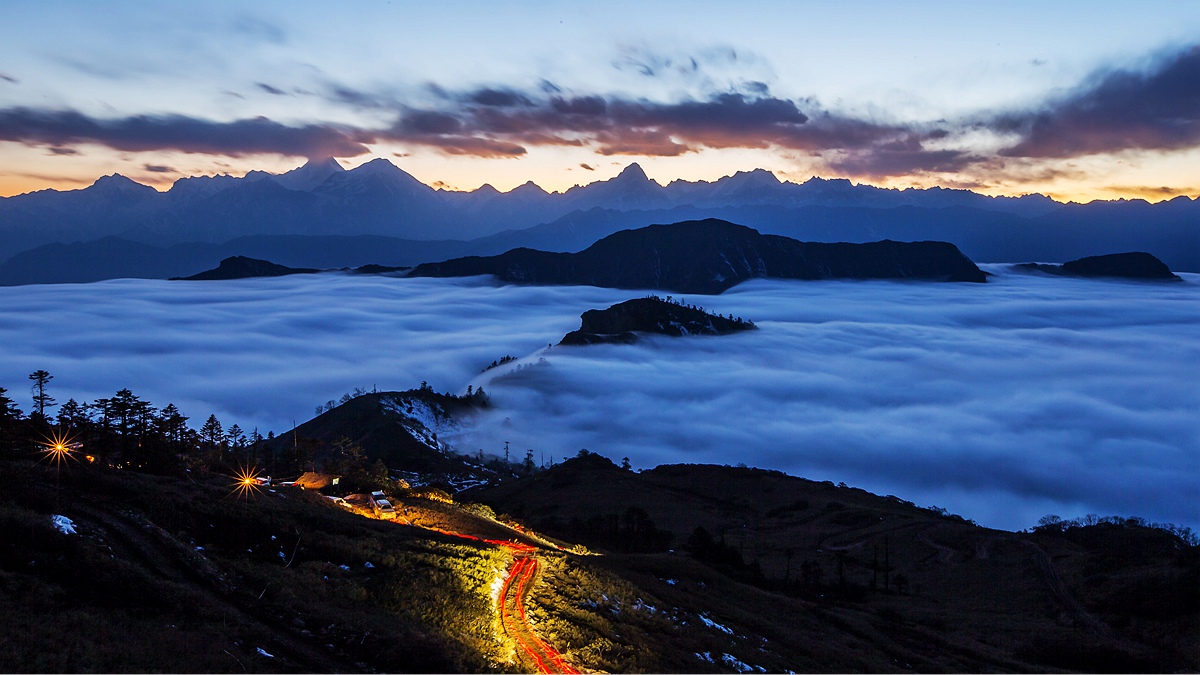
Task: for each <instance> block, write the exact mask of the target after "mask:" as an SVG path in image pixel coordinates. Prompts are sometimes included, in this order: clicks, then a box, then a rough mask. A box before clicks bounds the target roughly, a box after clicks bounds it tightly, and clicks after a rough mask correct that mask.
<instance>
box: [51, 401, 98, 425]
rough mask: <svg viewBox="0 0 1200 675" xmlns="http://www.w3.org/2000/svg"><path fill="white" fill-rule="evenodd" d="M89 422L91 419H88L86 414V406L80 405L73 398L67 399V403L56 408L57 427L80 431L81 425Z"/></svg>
mask: <svg viewBox="0 0 1200 675" xmlns="http://www.w3.org/2000/svg"><path fill="white" fill-rule="evenodd" d="M90 421H91V419H89V418H88V414H87V406H84V405H80V404H79V403H78V402H77V401H76V400H75V399H73V398H69V399H67V402H66V403H64V404H62V405H61V406H59V408H58V425H59V426H60V427H68V428H71V429H82V428H83V425H85V424H87V423H88V422H90Z"/></svg>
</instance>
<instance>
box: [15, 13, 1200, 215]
mask: <svg viewBox="0 0 1200 675" xmlns="http://www.w3.org/2000/svg"><path fill="white" fill-rule="evenodd" d="M6 15H7V16H6V20H5V22H4V24H3V26H0V38H2V39H0V194H2V195H13V194H19V193H23V192H29V191H34V190H39V189H44V188H55V189H60V190H61V189H74V188H79V187H84V186H87V185H89V184H91V183H92V182H93V181H94V180H95V179H96V178H97V177H99V176H101V175H106V174H110V173H114V172H117V173H121V174H123V175H126V176H129V177H131V178H133V179H135V180H137V181H139V182H142V183H145V184H149V185H153V186H155V187H157V188H158V189H160V190H163V189H167V188H168V187H169V186H170V185H171V183H172V182H173V181H174V180H176V179H178V178H181V177H185V176H190V175H213V174H220V173H230V174H233V175H242V174H244V173H246V172H247V171H250V170H255V169H258V170H265V171H270V172H276V173H278V172H283V171H286V170H289V169H292V168H294V167H296V166H298V165H300V164H302V163H303V161H304V158H306V157H321V156H327V155H332V156H334V157H337V158H338V159H339V160H340V162H341V163H342V165H343V166H345V167H347V168H351V167H354V166H358V165H360V164H362V163H364V162H366V161H369V160H371V159H374V158H379V157H384V158H388V159H389V160H391V161H393V162H394V163H396V164H397V165H398V166H401V167H402V168H404V169H405V170H406V171H408V172H409V173H411V174H413V175H414V176H416V177H417V178H418V179H420V180H421V181H422V182H425V183H427V184H430V185H434V186H436V187H446V188H449V189H475V188H477V187H479V186H480V185H482V184H484V183H489V184H491V185H493V186H494V187H496V188H498V189H500V190H509V189H512V188H513V187H516V186H518V185H520V184H522V183H524V182H526V181H528V180H533V181H534V182H536V183H537V184H539V185H541V186H542V187H544V188H546V189H548V190H564V189H566V188H569V187H571V186H572V185H575V184H586V183H590V182H593V181H595V180H601V179H605V178H610V177H612V176H614V175H616V174H617V173H618V172H619V171H620V170H621V168H622V167H624V166H626V165H628V164H629V163H631V162H635V161H636V162H638V163H639V164H641V165H642V166H643V167H644V168H645V170H646V172H647V174H648V175H649V176H650V177H651V178H653V179H655V180H657V181H658V182H659V183H661V184H666V183H669V182H670V181H672V180H677V179H683V180H714V179H716V178H719V177H721V176H725V175H730V174H732V173H734V172H736V171H739V170H750V169H754V168H765V169H768V170H770V171H772V172H774V173H775V174H776V175H777V176H778V177H779V178H781V179H783V180H791V181H795V182H803V181H804V180H806V179H807V178H809V177H810V176H813V175H818V176H822V177H827V178H832V177H845V178H850V179H851V180H854V181H856V182H865V183H869V184H873V185H879V186H885V187H908V186H920V187H929V186H934V185H941V186H945V187H961V188H969V189H972V190H975V191H978V192H981V193H984V194H1008V195H1017V194H1025V193H1030V192H1042V193H1045V194H1048V195H1051V196H1053V197H1055V198H1056V199H1060V200H1077V201H1088V200H1092V199H1115V198H1143V199H1147V200H1150V201H1161V200H1163V199H1170V198H1172V197H1175V196H1178V195H1188V196H1196V195H1197V194H1198V193H1200V169H1197V168H1196V167H1197V166H1200V162H1197V161H1196V160H1197V159H1198V157H1197V153H1198V152H1200V150H1198V149H1197V148H1198V147H1200V93H1198V92H1200V50H1198V49H1197V47H1196V46H1195V45H1196V44H1197V35H1200V8H1197V6H1195V5H1191V4H1187V3H1158V4H1152V5H1149V6H1147V5H1144V4H1143V5H1139V6H1138V7H1133V6H1131V5H1129V4H1128V3H1099V4H1098V3H1080V2H1074V3H1057V4H1055V5H1054V6H1052V7H1049V8H1045V7H1042V6H1040V5H1036V4H1034V3H1017V4H1008V5H1006V6H1005V7H1004V8H1003V10H998V9H996V8H985V7H978V8H975V7H965V6H962V5H958V4H953V3H922V4H919V5H905V6H903V7H900V6H895V5H892V4H889V3H866V4H860V5H856V6H854V7H852V8H830V7H828V6H826V5H825V4H822V3H782V4H781V3H766V2H759V3H749V4H739V5H738V6H737V7H736V8H735V7H733V6H729V5H724V4H706V3H699V4H697V3H687V4H681V3H658V4H655V5H653V6H651V7H642V6H640V5H634V4H630V3H619V2H614V3H606V4H604V5H596V4H588V5H582V6H580V5H576V4H574V3H531V4H530V5H522V6H511V5H495V4H492V3H463V4H460V5H458V6H456V7H455V8H441V7H439V8H432V7H423V6H415V5H410V4H408V3H393V4H387V5H384V4H379V3H360V4H357V5H354V6H351V7H350V8H349V9H347V11H344V12H339V13H338V14H336V15H330V14H328V13H327V12H326V11H325V7H324V6H322V5H318V4H316V3H256V4H255V5H253V6H245V5H239V6H234V5H217V6H204V7H184V6H181V5H162V6H158V7H156V8H154V9H153V11H151V8H150V6H147V5H145V4H141V3H113V4H106V5H105V6H103V7H98V6H94V5H91V4H89V3H75V4H67V5H63V4H59V5H55V6H53V7H50V6H47V5H42V4H34V3H18V4H16V5H15V6H12V7H9V8H6Z"/></svg>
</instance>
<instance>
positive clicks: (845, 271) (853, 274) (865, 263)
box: [410, 219, 986, 294]
mask: <svg viewBox="0 0 1200 675" xmlns="http://www.w3.org/2000/svg"><path fill="white" fill-rule="evenodd" d="M481 274H491V275H494V276H495V277H497V278H498V279H501V280H503V281H509V282H516V283H538V284H587V285H592V286H601V287H607V288H630V289H635V288H639V289H655V290H664V291H672V292H676V293H706V294H716V293H720V292H722V291H724V290H727V289H729V288H732V287H733V286H736V285H737V284H739V283H741V282H743V281H746V280H748V279H753V278H762V277H767V278H779V279H808V280H815V279H923V280H934V281H971V282H980V283H982V282H983V281H985V280H986V277H985V275H984V273H983V272H982V271H981V270H980V269H979V268H978V267H976V266H975V263H973V262H971V261H970V260H968V259H967V257H966V256H964V255H963V254H962V253H960V252H959V250H958V249H957V248H955V247H954V245H953V244H947V243H945V242H929V241H923V242H911V243H903V242H894V241H880V242H874V243H869V244H845V243H839V244H822V243H806V242H799V241H796V240H794V239H788V238H787V237H779V236H775V235H763V234H760V233H759V232H758V231H757V230H753V229H751V228H748V227H743V226H741V225H735V224H733V223H730V222H727V221H723V220H716V219H708V220H699V221H686V222H680V223H674V224H672V225H651V226H649V227H643V228H641V229H637V230H626V231H623V232H618V233H616V234H613V235H610V236H607V237H605V238H604V239H601V240H600V241H598V242H596V243H595V244H592V245H591V246H589V247H588V248H586V249H584V250H583V251H580V252H579V253H550V252H546V251H535V250H530V249H514V250H512V251H509V252H507V253H504V254H501V255H498V256H491V257H477V256H472V257H466V258H457V259H454V260H448V261H445V262H441V263H428V264H424V265H418V266H417V267H415V268H414V269H413V270H412V272H411V273H410V276H429V277H460V276H475V275H481Z"/></svg>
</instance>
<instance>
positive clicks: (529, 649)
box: [500, 554, 579, 674]
mask: <svg viewBox="0 0 1200 675" xmlns="http://www.w3.org/2000/svg"><path fill="white" fill-rule="evenodd" d="M537 566H538V563H537V558H534V557H532V556H529V555H527V554H522V555H519V556H518V557H517V558H516V559H515V560H514V562H513V566H512V569H511V570H509V573H508V578H507V579H505V580H504V587H503V589H502V590H501V592H500V622H501V623H502V624H503V625H504V632H505V633H508V635H509V636H510V637H511V638H512V639H514V640H516V642H517V645H518V646H520V648H521V650H522V651H523V652H524V653H525V655H526V656H527V657H528V658H529V660H530V661H532V662H533V665H535V666H536V667H537V671H538V672H539V673H572V674H577V673H578V672H579V671H578V670H575V669H574V668H572V667H571V665H570V664H568V663H566V662H565V661H563V658H562V654H559V653H558V650H556V649H555V648H554V647H552V646H550V645H549V644H547V643H546V642H545V640H542V639H541V638H539V637H538V636H537V633H535V632H534V631H533V626H532V625H531V624H530V623H529V619H528V617H526V616H525V595H526V594H527V593H528V592H529V584H530V582H532V581H533V579H534V577H535V576H536V575H537Z"/></svg>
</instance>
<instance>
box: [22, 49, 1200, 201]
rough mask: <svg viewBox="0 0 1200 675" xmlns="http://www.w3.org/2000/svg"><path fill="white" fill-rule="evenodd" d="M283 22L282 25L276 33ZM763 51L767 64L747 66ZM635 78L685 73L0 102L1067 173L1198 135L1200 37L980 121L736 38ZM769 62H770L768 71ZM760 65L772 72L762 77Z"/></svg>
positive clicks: (174, 136) (166, 136) (83, 123)
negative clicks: (870, 92)
mask: <svg viewBox="0 0 1200 675" xmlns="http://www.w3.org/2000/svg"><path fill="white" fill-rule="evenodd" d="M268 33H270V31H268ZM747 62H749V63H751V65H753V66H754V67H752V68H749V69H746V68H744V66H745V65H746V63H747ZM613 65H614V66H615V67H616V68H617V69H618V70H620V71H622V72H628V73H630V74H631V76H632V77H635V78H651V79H655V80H663V81H670V82H672V83H674V82H681V83H683V85H685V86H683V87H682V89H681V90H679V91H677V92H676V94H675V96H674V98H672V99H669V100H658V99H650V98H644V97H638V96H633V95H630V94H616V93H602V92H594V91H573V90H570V89H569V88H567V87H564V86H561V85H558V84H554V83H550V82H548V81H544V80H543V81H541V82H540V83H538V84H536V85H532V86H528V87H519V86H510V85H504V84H492V85H487V86H479V87H474V88H466V89H461V90H452V89H448V88H445V87H443V86H440V85H438V84H436V83H429V84H427V85H426V86H424V87H422V88H418V89H412V88H409V89H407V90H405V89H394V88H393V89H388V88H385V87H381V88H379V89H378V90H371V89H370V88H355V87H351V86H348V85H345V84H339V83H333V82H326V83H325V84H323V85H321V86H320V87H317V88H316V90H309V89H294V88H292V89H286V88H281V87H278V86H276V85H274V84H270V83H267V82H258V83H257V84H256V86H257V88H258V89H259V90H261V91H263V92H266V93H268V94H271V95H273V96H283V95H290V94H291V93H295V92H304V93H305V95H306V97H321V98H324V99H325V100H326V102H328V103H331V104H334V105H336V106H340V107H342V108H343V109H345V108H349V109H351V110H352V111H353V112H356V113H361V114H363V115H365V116H366V118H369V119H373V120H376V125H375V126H371V125H368V124H361V123H360V124H358V125H351V124H332V123H324V122H314V123H310V124H304V125H298V126H297V125H289V124H284V123H282V122H278V121H274V120H271V119H267V118H265V117H257V118H252V119H242V120H235V121H210V120H204V119H199V118H195V117H190V116H187V115H135V116H129V117H120V118H114V119H101V118H97V117H92V116H88V115H85V114H83V113H80V112H76V111H73V110H44V109H36V108H29V107H23V108H8V109H4V110H0V139H3V140H8V141H15V142H20V143H26V144H31V145H50V146H53V147H55V148H69V147H71V146H73V145H77V144H83V143H96V144H101V145H106V146H108V147H111V148H115V149H118V150H123V151H142V150H181V151H183V152H196V153H209V154H216V155H229V156H239V155H247V154H253V153H277V154H282V155H289V156H308V157H314V156H320V155H333V156H339V157H351V156H357V155H362V154H365V153H367V152H368V151H369V147H368V146H370V145H372V144H380V143H388V144H395V145H401V146H406V147H409V148H416V147H426V148H433V149H436V150H439V151H441V152H444V153H446V154H451V155H463V156H472V157H521V156H524V155H526V154H528V152H529V150H530V149H531V148H536V147H550V146H561V147H577V148H580V149H581V150H584V151H590V152H593V153H596V154H598V155H607V156H613V155H636V156H660V157H673V156H680V155H686V154H690V153H699V152H703V151H706V150H713V149H716V150H720V149H768V150H778V151H781V152H792V153H795V155H796V156H800V157H804V158H806V161H808V162H810V163H811V164H812V165H814V166H817V167H824V168H826V169H829V170H831V171H833V172H835V173H838V174H841V175H848V176H855V177H867V178H883V177H894V176H912V175H938V176H943V177H946V176H948V177H950V178H949V179H950V180H957V181H959V182H960V183H962V184H972V185H984V184H987V183H988V182H992V183H995V182H997V181H1003V182H1007V183H1010V184H1011V183H1023V182H1024V183H1028V182H1037V181H1041V180H1045V179H1046V178H1047V176H1050V177H1051V178H1053V175H1054V174H1055V172H1058V175H1066V174H1067V173H1070V172H1071V171H1072V169H1071V168H1070V167H1069V166H1064V165H1063V163H1062V162H1060V161H1058V160H1062V159H1067V158H1072V157H1078V156H1084V155H1092V154H1097V153H1113V152H1120V151H1124V150H1141V151H1150V152H1156V151H1173V150H1181V149H1187V148H1194V147H1198V146H1200V47H1198V48H1189V49H1187V50H1184V51H1181V52H1177V53H1174V54H1173V55H1171V56H1169V57H1166V58H1162V59H1159V60H1157V61H1155V62H1154V63H1153V64H1152V65H1151V66H1150V67H1148V68H1142V69H1139V70H1133V69H1124V70H1120V69H1107V70H1104V71H1101V72H1097V73H1095V74H1093V75H1092V76H1090V77H1089V78H1087V79H1086V80H1085V81H1084V82H1083V83H1081V84H1080V85H1079V86H1078V87H1076V88H1075V89H1074V90H1072V91H1070V92H1069V93H1067V94H1065V95H1062V96H1059V97H1057V98H1054V99H1052V100H1047V101H1045V102H1044V103H1042V104H1041V105H1037V106H1033V107H1031V108H1029V109H1022V110H1009V111H1000V112H991V111H988V112H983V113H980V114H977V115H974V116H970V117H969V118H962V119H938V120H930V121H928V122H920V123H919V122H911V121H908V122H901V121H897V120H895V119H888V118H887V116H886V113H885V112H880V111H876V112H874V113H872V114H871V115H857V114H851V113H850V112H846V111H840V110H837V109H836V108H831V107H829V106H828V105H826V104H823V103H822V102H821V101H819V100H817V99H815V98H802V99H791V98H785V97H781V96H778V95H776V94H775V93H773V92H772V91H771V88H770V86H769V85H768V83H767V80H768V79H770V77H769V76H770V73H769V69H768V68H766V67H764V66H763V64H762V63H761V62H759V61H757V60H756V57H753V55H747V54H745V53H743V52H739V51H737V50H734V49H731V48H719V49H718V48H714V49H711V50H707V51H704V50H700V51H698V52H695V53H681V54H660V53H657V52H654V51H652V50H647V49H627V50H625V51H624V52H623V53H622V55H621V57H620V58H618V59H617V60H616V61H615V62H614V64H613ZM760 71H761V72H760ZM759 74H762V75H763V77H762V78H758V79H756V78H755V77H751V76H756V75H759Z"/></svg>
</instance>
